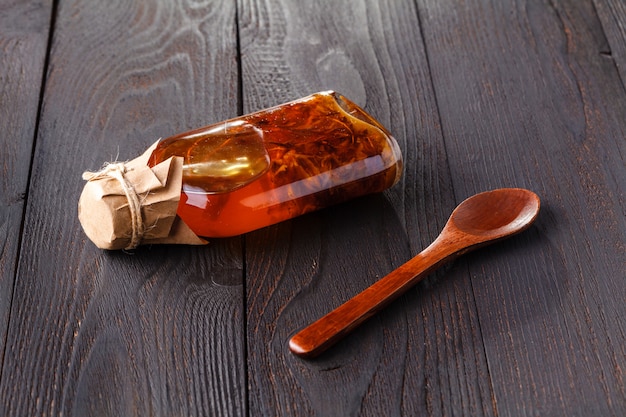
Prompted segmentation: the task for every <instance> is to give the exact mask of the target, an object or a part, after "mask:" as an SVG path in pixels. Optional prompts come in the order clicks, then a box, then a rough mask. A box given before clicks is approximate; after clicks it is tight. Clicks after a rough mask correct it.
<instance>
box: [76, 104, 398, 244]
mask: <svg viewBox="0 0 626 417" xmlns="http://www.w3.org/2000/svg"><path fill="white" fill-rule="evenodd" d="M401 172H402V156H401V154H400V150H399V147H398V144H397V143H396V141H395V139H394V138H393V137H392V136H391V135H390V134H389V132H387V130H386V129H385V128H384V127H383V126H381V125H380V123H378V122H377V121H376V120H375V119H374V118H372V117H371V116H370V115H368V114H367V113H365V112H364V111H363V110H362V109H361V108H359V107H358V106H357V105H356V104H354V103H352V102H350V101H349V100H347V99H345V98H344V97H342V96H341V95H339V94H337V93H334V92H323V93H317V94H313V95H311V96H308V97H305V98H302V99H300V100H296V101H292V102H289V103H286V104H283V105H280V106H276V107H273V108H270V109H267V110H262V111H259V112H256V113H252V114H249V115H246V116H242V117H239V118H236V119H232V120H227V121H225V122H222V123H217V124H214V125H211V126H208V127H203V128H200V129H197V130H193V131H191V132H187V133H182V134H180V135H176V136H172V137H170V138H167V139H164V140H162V141H160V142H158V143H156V144H154V145H153V146H152V147H151V148H149V149H148V150H146V152H144V154H143V155H141V156H140V157H137V158H135V159H133V160H131V161H129V162H125V163H112V164H108V165H106V166H105V167H104V168H103V169H102V170H100V171H98V172H85V173H84V174H83V179H85V180H87V183H86V184H85V187H84V189H83V192H82V194H81V197H80V200H79V206H78V217H79V219H80V222H81V225H82V226H83V229H84V230H85V233H86V234H87V236H89V238H90V239H91V240H92V241H93V242H94V243H95V244H96V245H97V246H98V247H100V248H102V249H133V248H135V247H137V245H140V244H150V243H184V244H204V243H206V241H205V240H203V239H201V238H200V237H227V236H235V235H239V234H242V233H246V232H250V231H252V230H255V229H259V228H262V227H265V226H269V225H271V224H274V223H277V222H280V221H283V220H286V219H290V218H293V217H295V216H299V215H301V214H304V213H307V212H310V211H312V210H316V209H320V208H323V207H327V206H330V205H332V204H336V203H339V202H343V201H346V200H349V199H351V198H355V197H359V196H362V195H365V194H370V193H377V192H380V191H383V190H385V189H386V188H389V187H391V186H392V185H393V184H395V183H396V182H397V181H398V179H399V178H400V175H401Z"/></svg>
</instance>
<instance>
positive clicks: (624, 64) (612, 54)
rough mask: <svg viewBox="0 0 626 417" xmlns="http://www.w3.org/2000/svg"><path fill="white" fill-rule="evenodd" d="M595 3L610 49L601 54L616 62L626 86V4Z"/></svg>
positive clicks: (615, 0) (616, 0)
mask: <svg viewBox="0 0 626 417" xmlns="http://www.w3.org/2000/svg"><path fill="white" fill-rule="evenodd" d="M593 3H594V5H595V9H596V10H597V12H598V18H599V19H600V21H601V23H602V28H603V29H604V33H605V35H606V37H607V41H608V48H604V49H603V50H601V51H600V54H601V55H602V56H604V57H605V58H607V59H613V60H615V65H617V68H618V70H619V72H620V75H621V78H622V84H624V85H626V3H624V2H623V1H622V0H594V2H593Z"/></svg>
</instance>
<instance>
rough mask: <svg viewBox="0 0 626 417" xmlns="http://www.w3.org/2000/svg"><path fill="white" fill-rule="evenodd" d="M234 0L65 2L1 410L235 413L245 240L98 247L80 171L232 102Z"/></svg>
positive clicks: (233, 107)
mask: <svg viewBox="0 0 626 417" xmlns="http://www.w3.org/2000/svg"><path fill="white" fill-rule="evenodd" d="M235 15H236V13H235V7H234V5H233V4H232V2H229V1H224V2H208V3H197V2H187V1H175V2H172V1H160V0H154V1H146V2H134V1H116V2H98V1H87V0H76V1H61V2H60V3H59V6H58V17H57V19H56V30H55V32H54V38H53V44H52V49H51V60H50V67H49V73H48V74H47V82H46V90H45V98H44V102H43V111H42V116H41V123H40V128H39V132H38V135H37V145H36V150H35V156H34V158H35V159H34V166H33V171H32V178H33V180H32V184H31V188H30V193H29V199H28V201H29V204H28V208H27V215H26V224H25V228H24V235H23V236H24V238H23V242H24V243H23V251H22V257H21V259H20V263H19V269H18V277H17V282H16V288H15V296H14V300H13V305H12V309H11V316H10V325H9V330H8V339H7V347H6V354H5V358H4V372H3V374H2V380H1V381H0V414H1V415H16V416H17V415H29V416H37V415H76V416H88V415H120V416H121V415H124V416H132V415H137V416H145V415H153V416H161V415H163V416H169V415H207V414H209V415H212V414H213V415H217V414H222V415H244V414H245V385H246V382H245V369H244V348H245V346H244V344H243V339H242V334H243V320H244V315H243V293H242V291H243V285H242V279H243V265H242V252H241V251H242V249H241V241H240V239H232V240H223V241H218V242H213V243H212V244H211V245H210V246H207V247H201V248H189V247H147V248H142V249H138V250H137V251H136V252H135V253H134V254H126V253H123V252H104V251H101V250H98V249H97V248H96V247H95V246H94V245H92V244H91V243H90V242H89V241H88V240H87V239H86V237H85V236H84V234H83V233H82V231H81V229H80V226H79V224H78V221H77V217H76V205H77V199H78V195H79V192H80V190H81V188H82V181H81V180H80V177H81V172H82V171H83V170H85V169H92V170H93V169H96V168H98V167H99V166H100V165H101V164H102V163H103V162H104V161H105V160H111V159H116V158H118V159H120V160H124V159H128V158H132V157H134V156H136V155H138V154H139V153H140V152H141V151H142V150H143V149H145V148H146V147H147V146H148V145H150V144H151V143H152V142H153V141H154V140H156V139H158V138H159V137H163V136H167V135H170V134H173V133H177V132H180V131H183V130H187V129H189V128H192V127H198V126H201V125H204V124H208V123H209V122H214V121H219V120H223V119H225V118H227V117H232V116H233V115H236V112H237V108H238V105H237V61H236V53H237V51H236V36H235V23H236V22H235Z"/></svg>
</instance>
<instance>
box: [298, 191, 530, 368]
mask: <svg viewBox="0 0 626 417" xmlns="http://www.w3.org/2000/svg"><path fill="white" fill-rule="evenodd" d="M538 214H539V197H537V195H536V194H535V193H533V192H531V191H528V190H524V189H520V188H502V189H498V190H493V191H487V192H484V193H480V194H476V195H474V196H472V197H470V198H468V199H467V200H465V201H463V202H462V203H461V204H460V205H459V206H458V207H457V208H456V209H455V210H454V211H453V212H452V215H451V216H450V218H449V219H448V222H447V223H446V225H445V227H444V228H443V231H442V232H441V234H440V235H439V236H438V237H437V239H435V241H434V242H433V243H432V244H431V245H430V246H428V247H427V248H426V249H424V250H423V251H422V252H421V253H419V254H418V255H417V256H415V257H414V258H413V259H411V260H410V261H408V262H407V263H405V264H404V265H402V266H400V267H399V268H398V269H396V270H395V271H393V272H391V273H390V274H389V275H387V276H386V277H384V278H382V279H381V280H379V281H378V282H376V283H375V284H373V285H372V286H370V287H369V288H367V289H366V290H364V291H363V292H361V293H360V294H358V295H356V296H355V297H353V298H352V299H350V300H348V301H347V302H346V303H344V304H343V305H341V306H339V307H337V308H336V309H335V310H333V311H331V312H330V313H328V314H326V315H325V316H324V317H322V318H320V319H319V320H317V321H316V322H314V323H312V324H310V325H309V326H308V327H306V328H304V329H303V330H301V331H300V332H298V333H297V334H296V335H295V336H293V337H292V338H291V340H290V341H289V349H290V350H291V351H292V352H293V353H295V354H296V355H298V356H302V357H309V358H310V357H314V356H317V355H319V354H320V353H322V352H323V351H325V350H326V349H327V348H329V347H330V346H331V345H333V344H334V343H335V342H337V341H338V340H339V339H341V338H342V337H343V336H344V335H346V334H347V333H348V332H350V331H351V330H353V329H354V328H355V327H357V326H358V325H359V324H361V323H362V322H364V321H365V320H367V319H368V318H369V317H371V316H372V315H374V314H375V313H376V312H377V311H379V310H380V309H382V308H383V307H384V306H386V305H387V304H389V303H390V302H391V301H393V300H394V299H396V298H397V297H399V296H400V295H402V294H403V293H404V292H405V291H407V290H408V289H409V288H411V287H412V286H413V285H415V284H416V283H417V282H419V281H420V280H422V279H423V278H424V277H426V276H427V275H428V274H429V273H430V272H432V271H434V270H435V269H436V268H438V267H439V266H441V265H443V264H444V263H446V262H448V261H450V260H452V259H454V258H456V257H458V256H459V255H463V254H464V253H467V252H469V251H471V250H473V249H476V248H479V247H481V246H486V245H488V244H490V243H493V242H496V241H498V240H501V239H504V238H506V237H509V236H511V235H514V234H516V233H519V232H521V231H523V230H525V229H527V228H528V227H529V226H530V225H531V223H532V222H533V221H534V220H535V219H536V218H537V215H538Z"/></svg>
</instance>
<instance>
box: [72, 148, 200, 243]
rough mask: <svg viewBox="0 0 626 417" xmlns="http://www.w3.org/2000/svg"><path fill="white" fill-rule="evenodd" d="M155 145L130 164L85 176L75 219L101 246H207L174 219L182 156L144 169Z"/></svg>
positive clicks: (178, 195) (181, 176)
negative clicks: (160, 244)
mask: <svg viewBox="0 0 626 417" xmlns="http://www.w3.org/2000/svg"><path fill="white" fill-rule="evenodd" d="M157 143H158V142H156V143H154V144H153V145H152V146H151V147H150V148H149V149H148V150H147V151H146V152H145V153H144V154H143V155H141V156H140V157H138V158H135V159H133V160H132V161H129V162H126V163H123V164H121V163H118V164H110V165H108V166H107V167H105V169H103V170H102V171H100V172H96V173H91V172H85V173H84V174H83V179H85V180H87V183H86V184H85V188H84V189H83V192H82V194H81V196H80V200H79V202H78V218H79V220H80V223H81V225H82V227H83V229H84V231H85V233H86V234H87V236H88V237H89V239H91V240H92V241H93V243H95V244H96V246H98V247H99V248H101V249H133V248H134V247H135V246H137V245H138V244H141V245H146V244H153V243H171V244H187V245H203V244H206V243H207V242H206V241H205V240H204V239H201V238H200V237H198V236H197V235H196V234H195V233H194V232H193V231H191V229H190V228H189V227H188V226H187V225H186V224H185V223H184V222H183V221H182V220H181V219H180V218H179V217H178V216H177V215H176V209H177V208H178V202H179V200H180V193H181V188H182V181H183V158H182V157H172V158H169V159H168V160H166V161H163V162H161V163H160V164H158V165H156V166H154V167H152V168H150V167H149V166H148V165H147V163H148V159H149V158H150V155H151V154H152V151H153V150H154V148H155V147H156V145H157ZM129 192H130V196H129V195H128V193H129ZM133 193H135V194H133ZM134 207H137V208H138V210H139V211H137V209H135V208H134ZM133 234H134V237H133ZM133 240H134V242H133Z"/></svg>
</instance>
